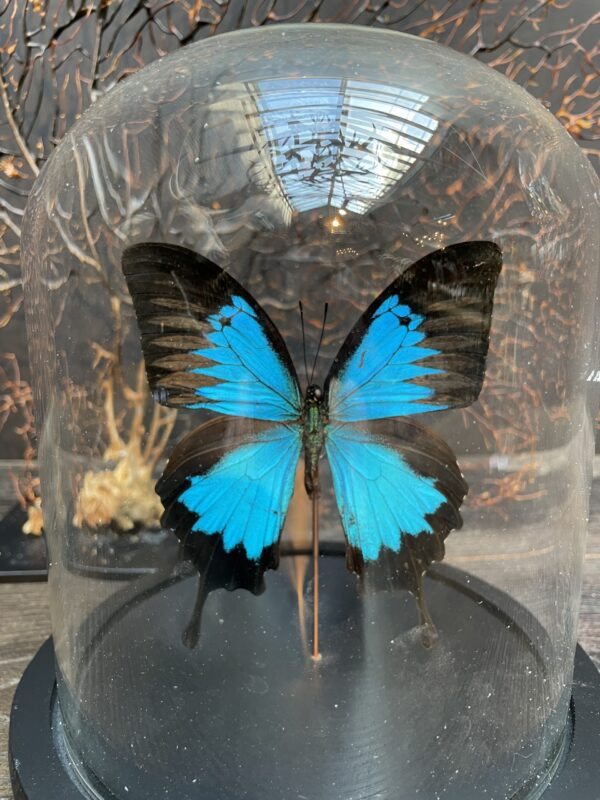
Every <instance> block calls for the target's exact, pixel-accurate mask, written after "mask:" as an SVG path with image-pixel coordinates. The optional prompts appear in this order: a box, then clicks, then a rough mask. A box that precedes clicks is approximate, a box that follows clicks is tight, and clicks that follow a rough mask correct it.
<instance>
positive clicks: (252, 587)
mask: <svg viewBox="0 0 600 800" xmlns="http://www.w3.org/2000/svg"><path fill="white" fill-rule="evenodd" d="M300 448H301V432H300V428H299V426H297V425H289V426H288V425H273V424H272V423H266V422H262V421H259V420H248V419H234V418H231V417H225V416H219V417H216V418H214V419H211V420H210V421H208V422H206V423H204V424H202V425H200V426H199V427H197V428H196V429H195V430H194V431H192V432H191V433H190V434H188V435H187V436H186V437H185V438H184V439H182V440H181V442H179V443H178V444H177V445H176V447H175V449H174V450H173V453H172V455H171V458H170V459H169V462H168V464H167V466H166V468H165V471H164V473H163V475H162V477H161V479H160V480H159V481H158V483H157V485H156V490H157V492H158V494H159V496H160V498H161V501H162V503H163V506H164V508H165V513H164V515H163V525H164V526H165V527H167V528H169V529H171V530H172V531H174V532H175V533H176V535H177V536H178V538H179V539H180V540H181V542H182V544H183V545H184V548H185V551H186V553H187V555H188V557H189V558H190V559H191V560H192V562H193V563H194V565H195V566H196V568H197V570H198V572H199V575H200V581H201V598H202V603H203V602H204V599H205V598H206V595H207V594H208V593H209V592H210V591H212V590H213V589H218V588H226V589H230V590H233V589H238V588H243V589H247V590H248V591H251V592H253V593H254V594H260V592H262V591H263V589H264V579H263V575H264V572H265V570H267V569H276V568H277V566H278V563H279V550H278V541H279V537H280V535H281V530H282V528H283V525H284V522H285V516H286V513H287V509H288V506H289V502H290V498H291V496H292V492H293V488H294V478H295V474H296V467H297V464H298V459H299V456H300Z"/></svg>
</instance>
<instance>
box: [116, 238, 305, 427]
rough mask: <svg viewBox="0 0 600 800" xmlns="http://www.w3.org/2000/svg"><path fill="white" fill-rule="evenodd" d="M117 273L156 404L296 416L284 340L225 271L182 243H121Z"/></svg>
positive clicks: (244, 414) (297, 404)
mask: <svg viewBox="0 0 600 800" xmlns="http://www.w3.org/2000/svg"><path fill="white" fill-rule="evenodd" d="M123 273H124V275H125V278H126V280H127V286H128V288H129V291H130V294H131V298H132V300H133V305H134V309H135V313H136V317H137V321H138V325H139V328H140V334H141V341H142V349H143V353H144V360H145V362H146V372H147V375H148V381H149V383H150V388H151V390H152V392H153V394H154V397H155V398H156V399H157V400H158V402H160V403H162V404H163V405H168V406H172V407H182V406H183V407H186V408H198V409H208V410H210V411H214V412H216V413H219V414H228V415H232V416H238V417H249V418H252V419H263V420H272V421H277V422H284V421H291V420H295V419H297V418H298V417H299V415H300V405H301V397H300V390H299V387H298V379H297V377H296V371H295V369H294V365H293V364H292V360H291V358H290V356H289V353H288V351H287V348H286V346H285V343H284V341H283V339H282V338H281V335H280V333H279V331H278V330H277V328H276V327H275V325H274V324H273V322H272V321H271V320H270V318H269V317H268V315H267V314H266V312H265V311H264V310H263V309H262V308H261V306H260V305H259V304H258V303H257V302H256V301H255V300H254V298H253V297H252V296H251V295H250V293H249V292H247V291H246V290H245V289H244V288H243V287H242V286H241V285H240V284H239V283H238V282H237V281H236V280H234V278H232V277H231V276H230V275H229V274H228V273H226V272H225V271H224V270H222V269H221V268H220V267H218V266H217V265H216V264H213V263H212V262H211V261H209V260H208V259H206V258H203V257H202V256H200V255H198V254H196V253H193V252H192V251H191V250H187V249H186V248H184V247H178V246H177V245H170V244H154V243H146V244H137V245H133V246H132V247H128V248H127V249H126V250H125V251H124V253H123Z"/></svg>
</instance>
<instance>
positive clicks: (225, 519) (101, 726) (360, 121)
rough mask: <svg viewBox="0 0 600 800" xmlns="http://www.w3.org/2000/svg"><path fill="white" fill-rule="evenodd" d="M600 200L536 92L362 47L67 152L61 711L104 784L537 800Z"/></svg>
mask: <svg viewBox="0 0 600 800" xmlns="http://www.w3.org/2000/svg"><path fill="white" fill-rule="evenodd" d="M598 197H599V195H598V183H597V179H596V178H595V176H594V174H593V171H592V170H591V168H590V167H589V165H588V164H587V162H586V161H585V159H584V157H583V156H582V154H581V153H580V151H579V150H578V148H577V146H576V145H575V144H574V143H573V142H572V141H571V140H570V139H569V137H568V136H567V135H566V134H565V133H564V132H563V131H562V129H561V128H560V126H559V125H558V123H557V122H556V121H555V120H554V119H553V118H552V117H551V116H550V115H549V114H548V113H547V112H546V111H545V110H544V109H543V107H542V106H541V105H540V104H539V103H538V102H536V101H534V100H533V99H532V98H531V97H529V96H528V95H527V94H526V93H525V92H524V91H522V90H521V89H519V88H517V87H516V86H514V85H512V84H511V83H510V82H508V81H507V80H505V79H504V78H502V77H501V76H499V75H497V74H495V73H494V72H492V71H491V70H489V69H487V68H485V67H483V66H481V65H479V64H477V63H475V62H474V61H472V60H470V59H468V58H466V57H463V56H460V55H458V54H456V53H454V52H452V51H449V50H446V49H444V48H441V47H439V46H436V45H434V44H432V43H429V42H427V41H424V40H421V39H415V38H412V37H409V36H404V35H400V34H392V33H387V32H382V31H373V30H371V29H362V28H358V27H344V26H330V25H327V26H301V25H298V26H289V27H288V26H281V27H280V26H277V27H274V28H271V29H264V30H261V31H252V32H243V33H236V34H230V35H226V36H219V37H216V38H215V39H213V40H211V41H208V42H205V43H202V44H200V45H197V46H196V45H193V46H191V47H187V48H185V49H183V50H182V51H181V52H179V53H177V54H175V55H173V56H170V57H168V58H166V59H164V60H162V61H159V62H157V63H155V64H152V65H151V66H149V67H147V68H145V69H143V70H142V71H141V72H140V73H138V74H137V75H135V76H132V77H130V78H129V79H128V80H127V81H125V82H124V83H123V84H121V85H119V86H118V87H117V88H116V89H115V90H113V91H111V92H110V94H109V96H108V97H106V98H104V99H103V100H101V101H99V102H97V103H96V104H94V106H93V107H92V108H91V109H89V110H88V111H87V112H86V114H85V115H84V117H83V118H82V119H81V121H80V122H79V123H78V124H77V125H76V126H75V127H74V128H73V129H72V131H71V132H70V133H68V134H67V136H66V137H65V139H64V141H63V142H62V144H61V145H60V147H59V148H58V149H57V151H56V152H55V154H54V155H53V156H52V158H51V159H50V161H49V163H48V165H47V167H46V168H45V170H44V172H43V175H42V176H41V177H40V179H39V181H38V183H37V184H36V187H35V190H34V191H33V193H32V195H31V198H30V202H29V206H28V210H27V216H26V226H25V229H26V232H25V235H24V239H25V241H24V250H23V259H24V272H25V281H26V292H27V307H28V330H29V341H30V348H31V357H32V362H33V364H34V366H35V370H36V374H35V387H36V393H37V408H38V417H39V419H40V420H41V426H40V464H41V471H42V486H43V508H44V521H45V527H46V533H47V537H48V544H49V549H50V556H51V562H52V563H51V570H50V584H51V592H52V615H53V631H54V641H55V648H56V654H57V663H58V674H59V700H60V707H61V712H62V714H63V716H64V719H65V730H66V735H67V739H68V746H69V747H70V750H71V752H72V754H73V758H74V759H75V760H76V761H78V763H79V767H80V772H81V774H82V775H83V776H84V778H85V780H86V781H87V782H88V783H89V785H90V786H94V787H96V788H95V791H96V792H97V793H99V794H100V795H102V792H105V791H107V790H108V791H110V792H112V794H113V795H114V796H115V797H118V798H125V797H127V798H143V800H150V798H163V797H171V796H173V797H177V800H186V799H187V798H204V797H206V798H210V800H219V798H231V797H234V796H235V797H239V798H242V797H243V798H260V799H261V800H265V798H269V797H273V798H277V799H278V800H280V798H281V797H299V798H303V797H305V798H318V799H319V800H349V798H351V797H352V798H353V799H354V800H366V798H375V797H378V798H386V800H387V799H388V798H389V799H390V800H405V799H408V798H414V797H415V796H416V793H417V792H418V793H419V797H423V798H424V799H425V800H433V798H436V797H440V796H443V797H446V798H449V799H450V798H461V800H462V799H463V798H464V797H465V796H466V795H467V794H468V792H474V793H475V794H476V795H477V796H479V797H483V796H488V795H489V796H492V794H493V796H494V797H496V798H517V797H518V798H522V797H523V798H525V797H536V796H538V795H539V792H540V791H541V790H543V788H544V786H545V785H546V782H547V780H548V779H549V776H550V775H551V774H552V770H553V769H554V767H555V765H556V763H558V760H559V758H560V755H561V747H562V745H563V734H564V730H565V724H566V720H567V712H568V704H569V698H570V682H571V675H572V666H573V656H574V650H575V635H576V618H577V611H578V602H579V591H580V582H581V568H582V561H583V553H584V539H585V530H586V516H587V507H588V491H589V483H590V476H591V457H592V453H593V400H594V398H593V397H592V392H591V391H590V387H593V386H594V380H593V376H594V374H595V368H596V364H595V360H594V359H595V336H594V333H595V331H594V324H595V321H594V312H595V298H596V291H597V272H598V255H599V230H600V228H599V226H598V219H599V199H598ZM482 243H483V244H482ZM143 244H145V245H146V247H145V248H144V247H138V249H137V250H136V249H135V248H134V249H133V250H130V249H129V248H131V247H132V246H134V245H138V246H141V245H143ZM165 244H169V245H176V246H177V247H179V248H181V247H185V248H187V249H188V250H190V251H193V253H194V254H197V256H193V255H191V254H190V253H187V254H185V253H183V252H182V251H181V250H177V249H171V250H169V249H168V248H167V249H165V248H164V245H165ZM161 246H162V249H161ZM443 248H448V249H446V250H444V253H442V254H440V253H438V252H437V251H439V250H441V249H443ZM165 254H166V255H165ZM426 256H428V259H426V260H425V261H424V262H421V263H420V265H418V266H417V267H413V266H412V265H413V264H414V263H415V262H417V261H418V260H419V259H422V258H424V257H426ZM161 259H162V260H161ZM186 259H187V260H186ZM194 259H195V260H194ZM161 265H162V266H161ZM215 265H216V266H215ZM211 270H212V271H211ZM222 271H223V272H222ZM211 276H212V277H211ZM399 276H404V277H399ZM232 279H233V280H235V281H237V283H236V284H234V283H232ZM393 281H396V283H395V284H394V287H395V288H393V289H392V290H389V291H388V292H387V294H385V295H384V297H383V298H380V299H379V300H378V301H376V302H375V305H374V306H372V307H371V310H370V311H369V312H368V314H367V315H366V316H363V315H364V314H365V311H366V310H367V309H368V308H369V306H370V304H371V303H373V302H374V301H375V300H376V298H378V296H379V295H380V294H381V293H382V292H384V291H385V290H386V289H387V287H388V286H390V285H391V284H392V282H393ZM232 287H233V288H232ZM240 287H241V288H240ZM299 303H301V304H302V312H303V313H302V317H301V315H300V313H299ZM386 303H387V305H385V304H386ZM244 304H246V305H244ZM325 304H327V312H326V318H325V320H324V316H325V310H324V308H325ZM392 308H395V312H392ZM149 309H150V310H149ZM257 309H258V310H257ZM263 312H264V313H266V314H267V315H268V317H269V319H270V320H272V323H273V327H272V328H271V327H270V323H266V322H265V318H264V316H263ZM384 312H385V313H384ZM386 315H387V316H386ZM392 317H393V319H392ZM359 319H362V323H359V329H358V332H357V329H355V332H354V334H352V336H353V337H354V338H353V339H351V341H350V344H349V345H347V346H345V347H342V345H343V343H344V340H345V339H346V337H347V335H348V334H349V333H350V332H351V330H352V329H353V328H354V326H355V325H356V324H357V323H358V320H359ZM149 320H150V321H149ZM240 320H243V321H244V326H245V327H244V326H242V327H240V326H241V325H242V323H241V322H240ZM384 320H388V322H385V324H384ZM388 323H389V324H388ZM361 324H362V328H360V325H361ZM265 330H266V331H267V333H265V332H264V331H265ZM274 330H275V332H273V331H274ZM277 331H278V332H279V333H277ZM227 336H230V337H231V336H238V337H240V338H241V339H244V337H247V341H246V342H245V344H244V343H242V344H239V342H238V345H239V348H242V349H243V347H246V349H245V350H244V351H243V353H244V355H243V357H242V356H240V352H241V350H237V351H236V350H235V346H234V345H232V344H231V341H232V340H230V339H227ZM211 337H212V338H211ZM223 337H224V338H225V339H227V341H228V342H229V344H227V345H225V344H223ZM261 337H262V338H261ZM279 337H280V338H279ZM365 337H370V338H365ZM394 337H395V338H394ZM398 337H400V338H398ZM419 337H420V338H419ZM236 341H237V340H236ZM238 345H236V346H238ZM219 347H221V348H224V349H222V352H221V356H222V357H221V358H220V360H219V359H217V360H215V358H214V357H213V358H212V360H211V358H207V353H206V352H204V350H205V349H206V348H208V349H211V348H212V350H211V353H213V354H214V352H215V349H217V350H218V348H219ZM227 348H230V349H229V350H227V353H229V356H227V357H226V356H224V355H223V353H224V352H225V349H227ZM340 348H341V349H340ZM386 348H387V349H389V348H391V350H389V353H390V354H391V355H390V354H388V355H385V353H387V352H388V350H387V349H386ZM411 348H413V350H414V348H426V349H425V350H423V349H421V350H419V352H418V353H416V354H415V353H413V352H412V350H411ZM427 348H429V349H427ZM232 352H235V353H236V355H235V358H234V359H233V361H232V360H231V353H232ZM273 352H274V353H275V355H273ZM287 353H289V358H288V355H286V354H287ZM382 354H383V355H382ZM209 355H211V354H210V353H209ZM228 359H229V360H228ZM236 359H237V360H236ZM244 359H245V360H244ZM269 359H270V360H269ZM394 359H396V360H394ZM305 360H306V361H307V368H306V369H305V367H304V362H305ZM207 361H208V366H207ZM313 361H314V375H313V378H312V381H311V380H310V377H311V376H310V373H311V370H312V368H313V366H312V365H313ZM282 364H283V367H282ZM290 364H292V365H293V367H292V366H290ZM248 365H250V366H248ZM277 365H279V366H277ZM332 365H333V366H332ZM373 365H375V366H373ZM206 369H208V370H213V371H212V372H210V371H209V372H203V370H206ZM215 369H216V370H217V371H215ZM281 369H283V372H278V371H277V370H281ZM365 369H367V370H371V372H370V373H369V380H368V381H362V377H361V376H363V375H364V372H363V371H364V370H365ZM244 370H246V372H244ZM294 370H295V372H296V373H297V375H298V382H299V393H300V394H299V395H298V397H297V398H296V399H294V397H295V396H294V391H295V389H294V386H295V383H294V381H295V378H294V377H293V371H294ZM242 373H243V374H242ZM257 373H260V374H257ZM249 374H250V375H251V377H250V378H249V377H248V375H249ZM282 375H283V377H282ZM285 375H287V376H288V378H289V380H288V378H286V377H285ZM328 375H329V379H328V378H327V376H328ZM290 376H292V377H290ZM377 376H379V378H377ZM589 378H591V380H588V379H589ZM286 380H287V381H288V382H287V383H286V382H285V381H286ZM373 380H374V381H375V383H377V381H378V380H379V383H377V386H375V385H374V383H373V382H372V381H373ZM228 381H229V386H228V388H227V389H226V390H224V389H223V388H222V386H223V382H225V383H227V382H228ZM269 381H270V382H271V383H269ZM278 381H283V383H281V382H280V383H277V382H278ZM361 381H362V383H361ZM273 382H274V383H276V384H277V386H278V390H277V392H278V394H277V392H276V394H277V397H275V399H274V395H273V394H270V395H269V394H268V392H269V391H271V389H269V386H270V385H271V388H272V384H273ZM369 382H371V383H370V387H369V388H368V389H364V387H363V388H360V386H362V384H363V383H369ZM308 383H313V384H315V385H318V387H319V389H320V391H321V395H320V398H317V399H318V402H317V401H314V402H313V401H312V400H310V398H309V394H310V393H308V394H307V393H306V387H307V384H308ZM242 384H243V385H244V387H245V388H244V389H243V391H242V389H241V388H240V386H242ZM215 386H216V388H215ZM265 386H266V388H265ZM282 386H283V388H281V387H282ZM207 387H208V388H207ZM219 387H220V388H219ZM290 387H291V388H290ZM357 387H358V388H357ZM203 388H204V389H205V393H204V394H202V389H203ZM211 392H212V394H211ZM390 393H391V394H390ZM267 395H268V398H267V399H265V397H266V396H267ZM196 397H198V398H199V399H198V400H195V398H196ZM312 397H313V400H314V396H312ZM344 398H346V399H344ZM349 398H350V399H349ZM352 398H353V399H352ZM399 398H400V399H399ZM261 402H263V403H265V404H266V405H267V406H269V408H270V410H269V411H265V412H264V413H263V412H261V413H258V412H257V410H256V409H257V404H259V405H260V403H261ZM282 403H283V404H284V405H285V404H286V403H287V406H285V407H286V408H288V407H291V408H292V411H291V412H290V413H289V414H288V415H287V417H285V419H284V418H283V417H281V414H282V413H283V412H281V407H282V406H281V404H282ZM236 404H237V405H236ZM269 404H271V405H269ZM190 406H196V407H191V408H190ZM274 407H277V409H278V410H277V411H276V412H275V411H273V408H274ZM315 409H316V410H315ZM356 409H358V410H356ZM286 413H287V412H286ZM217 414H224V416H223V417H221V418H220V420H217V422H214V421H213V422H212V423H211V420H214V418H215V416H216V415H217ZM261 414H262V416H261ZM277 414H279V415H280V417H277ZM274 415H275V416H274ZM252 416H255V417H256V416H258V417H259V421H258V422H256V421H255V422H253V423H248V422H247V421H245V422H244V421H243V419H242V420H241V418H245V419H246V420H247V417H252ZM382 416H383V417H385V418H386V421H384V422H383V423H382V422H381V421H380V420H379V419H378V418H379V417H382ZM398 416H401V417H402V418H403V419H404V421H402V420H400V421H398V420H397V419H396V417H398ZM311 420H312V422H311ZM313 423H314V425H313ZM199 426H203V427H199ZM311 426H312V427H311ZM273 430H276V431H278V433H275V434H273ZM282 431H283V433H282ZM186 436H188V437H189V438H188V439H185V437H186ZM311 436H312V438H311ZM269 437H270V438H269ZM277 437H279V438H277ZM184 439H185V442H187V443H188V444H183V445H182V441H183V440H184ZM186 447H187V449H186ZM249 447H250V448H251V447H254V448H255V449H254V451H252V452H250V451H249V450H248V448H249ZM243 448H246V450H244V449H243ZM286 448H287V449H286ZM302 450H304V451H305V452H306V453H308V457H307V463H308V472H309V478H315V477H316V476H317V472H318V480H319V481H320V495H319V496H318V498H317V493H316V492H313V497H314V498H317V499H316V500H313V499H311V497H310V496H309V492H307V490H306V488H305V481H306V479H305V474H304V470H305V456H304V454H302V452H301V451H302ZM384 451H385V452H384ZM232 453H233V455H231V454H232ZM282 453H283V455H282ZM228 458H229V459H233V460H234V461H235V459H238V460H237V461H236V462H235V463H236V464H239V463H241V462H242V461H243V464H244V467H243V469H241V468H238V467H234V466H232V464H233V463H234V461H231V460H230V461H227V459H228ZM168 459H170V461H168ZM296 463H298V467H297V468H296ZM224 464H225V466H223V465H224ZM215 465H217V467H218V469H217V472H214V471H213V472H210V470H211V469H213V470H214V469H215ZM219 465H220V467H219ZM219 470H220V471H219ZM228 470H229V472H228ZM236 470H237V471H236ZM242 473H243V474H242ZM207 474H209V478H208V479H207V477H206V476H207ZM227 475H229V478H227ZM232 475H233V476H234V479H232V478H231V476H232ZM161 476H162V482H161V483H159V484H158V487H157V489H158V492H159V495H160V496H159V495H157V494H156V493H155V490H154V487H155V484H156V481H158V480H159V479H161ZM211 476H212V477H211ZM224 476H225V477H224ZM265 476H266V477H265ZM226 478H227V479H226ZM203 481H204V482H203ZM308 483H309V484H310V479H309V481H308ZM309 489H310V486H309ZM436 492H438V494H436ZM439 492H441V495H440V494H439ZM186 493H187V494H186ZM261 493H262V494H261ZM442 495H443V497H442ZM161 500H162V502H161ZM288 500H289V508H286V506H287V505H288ZM163 505H165V506H166V507H167V515H166V516H165V517H163V518H162V523H161V515H162V511H163ZM286 512H287V513H286ZM211 514H212V517H211V516H210V515H211ZM269 515H271V516H269ZM273 515H274V516H276V517H277V519H278V520H279V519H283V517H284V516H285V525H284V528H283V533H282V536H281V546H280V560H279V565H278V568H275V567H277V552H276V551H277V545H276V540H277V533H278V530H279V527H280V525H279V523H273V522H271V521H270V520H271V519H272V516H273ZM277 515H279V516H277ZM199 519H202V520H203V522H202V523H199V522H198V520H199ZM210 520H212V521H210ZM317 521H318V541H317V537H316V535H315V527H316V523H317ZM461 521H462V527H460V524H461ZM221 532H224V535H223V536H221V535H220V534H221ZM269 532H270V533H269ZM236 537H237V538H236ZM269 537H270V538H269ZM346 539H349V541H350V544H351V545H352V547H351V548H350V551H349V556H348V554H346V556H347V560H348V561H349V565H350V567H353V568H354V571H352V570H349V569H347V567H346V563H345V559H344V555H345V553H346ZM263 547H264V549H262V548H263ZM315 548H316V549H317V550H318V553H319V557H318V558H316V557H315ZM261 559H262V561H261ZM317 566H318V567H319V575H318V580H315V578H316V575H315V568H316V567H317ZM265 567H271V569H265ZM356 573H359V574H358V575H357V574H356ZM263 582H264V585H263ZM228 589H229V590H231V591H228ZM263 589H264V591H263ZM415 601H416V602H415ZM317 618H318V619H317ZM317 621H318V625H317ZM317 633H318V636H319V642H318V645H316V644H315V637H316V635H317ZM313 651H315V652H313ZM316 651H318V657H316V658H315V657H314V656H315V655H316V654H317V653H316Z"/></svg>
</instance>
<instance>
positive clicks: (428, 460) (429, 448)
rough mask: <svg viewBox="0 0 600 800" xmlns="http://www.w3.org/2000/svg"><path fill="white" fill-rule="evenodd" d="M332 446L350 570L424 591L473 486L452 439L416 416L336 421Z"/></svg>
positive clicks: (328, 441)
mask: <svg viewBox="0 0 600 800" xmlns="http://www.w3.org/2000/svg"><path fill="white" fill-rule="evenodd" d="M325 450H326V453H327V457H328V460H329V464H330V467H331V474H332V478H333V487H334V491H335V496H336V499H337V503H338V509H339V512H340V516H341V519H342V524H343V527H344V531H345V533H346V538H347V540H348V550H347V562H348V567H349V569H351V570H353V571H354V572H356V573H358V574H359V575H365V572H367V573H368V569H367V568H368V566H369V564H370V563H373V564H376V565H377V568H376V569H375V570H371V573H370V574H371V575H372V576H374V577H373V581H375V583H376V584H377V585H378V586H385V585H387V584H393V585H394V586H396V587H401V588H407V589H410V590H412V591H416V590H417V583H418V579H419V576H420V575H421V574H422V572H423V571H424V570H425V569H426V568H427V567H428V566H429V564H431V562H432V561H434V560H436V561H437V560H440V559H441V558H443V555H444V545H443V541H444V539H445V537H446V536H447V535H448V533H449V532H450V531H451V530H453V529H455V528H460V526H461V525H462V520H461V516H460V512H459V508H460V506H461V503H462V501H463V499H464V497H465V495H466V493H467V490H468V487H467V484H466V482H465V481H464V479H463V477H462V475H461V472H460V469H459V467H458V465H457V463H456V459H455V458H454V455H453V453H452V451H451V450H450V448H449V447H448V445H447V444H446V443H445V442H444V441H443V440H442V439H441V438H440V437H438V436H436V435H435V434H433V433H432V432H431V431H427V430H426V429H425V428H423V427H422V426H421V425H419V424H418V423H417V422H416V421H415V420H411V419H410V418H405V419H394V420H382V421H381V422H378V423H374V424H372V425H370V426H369V430H366V429H365V428H363V427H361V426H359V425H340V424H337V425H336V424H333V425H331V426H329V427H328V428H327V430H326V435H325Z"/></svg>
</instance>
